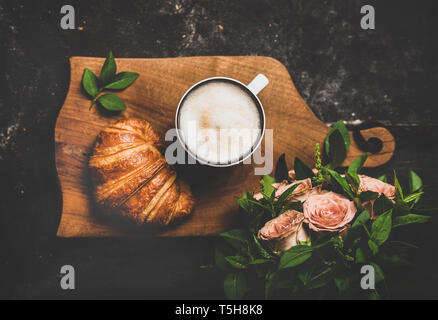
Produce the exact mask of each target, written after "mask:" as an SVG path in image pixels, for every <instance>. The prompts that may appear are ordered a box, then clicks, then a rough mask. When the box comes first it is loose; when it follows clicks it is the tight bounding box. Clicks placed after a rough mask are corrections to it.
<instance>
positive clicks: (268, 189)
mask: <svg viewBox="0 0 438 320" xmlns="http://www.w3.org/2000/svg"><path fill="white" fill-rule="evenodd" d="M274 183H275V178H273V177H271V176H269V175H264V176H263V178H262V180H260V189H261V192H262V194H263V197H265V199H266V198H267V199H266V200H268V201H272V200H273V197H275V188H274V186H272V185H273V184H274Z"/></svg>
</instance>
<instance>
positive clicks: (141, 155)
mask: <svg viewBox="0 0 438 320" xmlns="http://www.w3.org/2000/svg"><path fill="white" fill-rule="evenodd" d="M162 146H163V145H162V144H161V142H160V139H159V137H158V135H157V134H156V132H155V131H154V130H153V128H152V127H151V125H150V124H149V123H148V122H147V121H144V120H140V119H126V120H121V121H119V122H117V123H115V124H113V125H111V126H109V127H108V128H106V129H104V130H102V131H101V132H100V134H99V135H98V137H97V141H96V144H95V146H94V149H93V155H92V156H91V158H90V160H89V167H90V171H91V176H92V180H93V182H94V197H95V200H96V202H97V204H98V205H99V206H100V207H102V208H103V209H104V211H106V212H111V213H116V214H119V215H121V216H122V217H125V218H126V219H128V220H130V221H133V222H135V223H136V224H137V225H144V224H147V225H156V226H167V225H169V224H170V223H172V222H174V221H176V220H178V219H180V218H183V217H185V216H188V215H189V214H190V213H191V211H192V209H193V206H194V198H193V196H192V193H191V191H190V187H189V186H188V185H187V184H186V182H184V181H183V180H181V179H179V178H178V177H177V174H176V172H175V171H174V170H173V169H172V168H171V167H170V166H169V165H168V164H167V162H166V159H165V158H164V157H163V155H162V154H161V153H160V151H159V150H158V148H160V147H162Z"/></svg>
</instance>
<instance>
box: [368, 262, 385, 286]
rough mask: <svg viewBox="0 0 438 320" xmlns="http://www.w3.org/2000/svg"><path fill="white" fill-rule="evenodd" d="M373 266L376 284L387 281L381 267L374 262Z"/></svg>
mask: <svg viewBox="0 0 438 320" xmlns="http://www.w3.org/2000/svg"><path fill="white" fill-rule="evenodd" d="M371 265H372V266H373V268H374V281H375V284H377V283H379V282H382V281H383V280H385V275H384V273H383V271H382V269H381V268H380V267H379V265H378V264H376V263H374V262H372V263H371Z"/></svg>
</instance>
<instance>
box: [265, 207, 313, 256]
mask: <svg viewBox="0 0 438 320" xmlns="http://www.w3.org/2000/svg"><path fill="white" fill-rule="evenodd" d="M303 221H304V214H303V213H301V212H298V211H295V210H288V211H286V212H285V213H283V214H281V215H279V216H278V217H277V218H275V219H272V220H270V221H268V222H266V224H265V226H264V227H263V228H262V229H260V230H259V235H258V236H259V239H261V240H263V241H269V243H270V244H271V246H272V247H273V249H274V250H277V251H285V250H288V249H290V248H292V247H293V246H296V245H297V244H298V242H299V241H303V242H304V241H307V239H308V236H307V233H306V231H305V230H304V228H303Z"/></svg>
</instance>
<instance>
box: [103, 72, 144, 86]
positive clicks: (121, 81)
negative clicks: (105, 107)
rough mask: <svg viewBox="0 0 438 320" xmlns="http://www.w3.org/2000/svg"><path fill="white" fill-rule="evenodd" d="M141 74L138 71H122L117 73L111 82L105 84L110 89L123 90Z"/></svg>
mask: <svg viewBox="0 0 438 320" xmlns="http://www.w3.org/2000/svg"><path fill="white" fill-rule="evenodd" d="M138 76H139V74H138V73H136V72H129V71H125V72H120V73H119V74H117V75H116V76H115V77H114V78H113V80H111V82H110V83H109V84H107V85H106V86H105V89H108V90H123V89H126V88H127V87H129V86H130V85H131V84H133V83H134V81H135V80H137V78H138Z"/></svg>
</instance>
